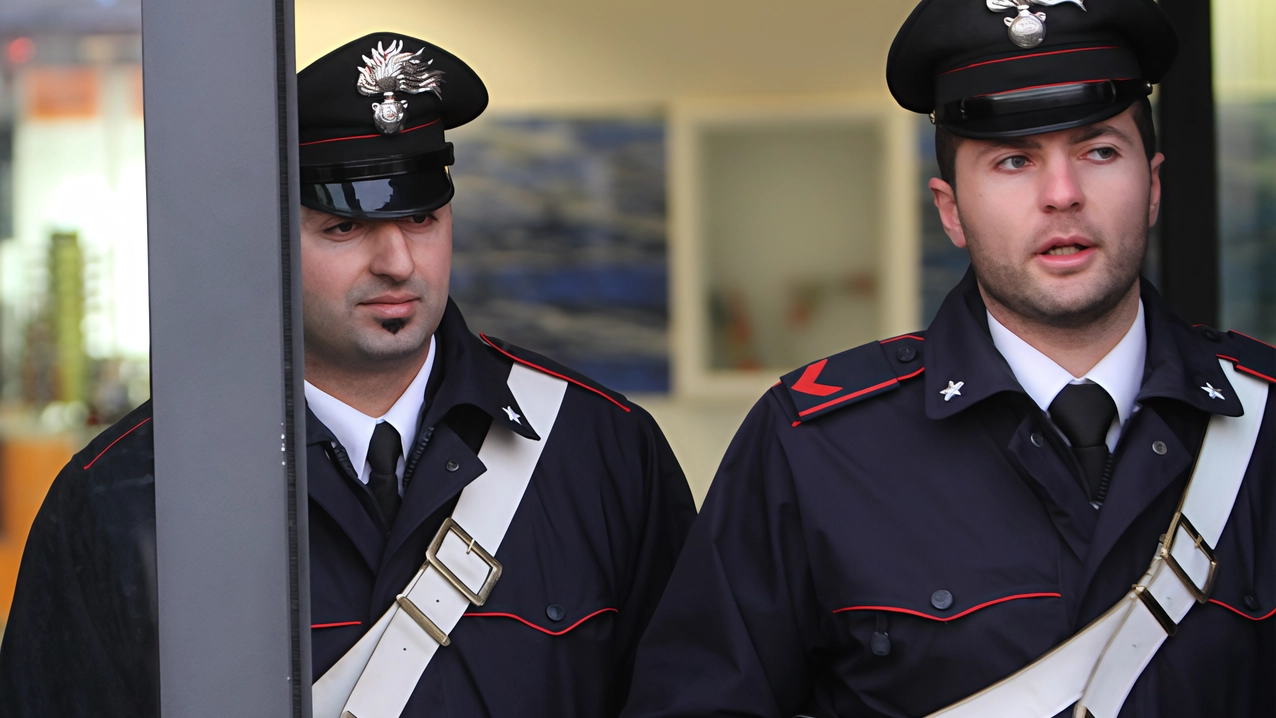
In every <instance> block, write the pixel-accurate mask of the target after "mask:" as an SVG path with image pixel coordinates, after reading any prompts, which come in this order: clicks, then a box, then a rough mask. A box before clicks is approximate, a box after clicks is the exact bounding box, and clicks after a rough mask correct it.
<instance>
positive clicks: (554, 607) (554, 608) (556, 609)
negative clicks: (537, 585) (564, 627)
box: [545, 603, 567, 623]
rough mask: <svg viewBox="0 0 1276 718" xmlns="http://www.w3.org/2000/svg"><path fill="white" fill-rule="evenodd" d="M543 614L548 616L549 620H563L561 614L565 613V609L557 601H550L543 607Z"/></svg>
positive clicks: (564, 614)
mask: <svg viewBox="0 0 1276 718" xmlns="http://www.w3.org/2000/svg"><path fill="white" fill-rule="evenodd" d="M545 615H546V616H549V620H551V621H553V622H555V623H557V622H559V621H561V620H563V616H566V615H567V609H565V608H563V607H562V606H560V605H558V604H557V603H551V604H549V605H548V606H546V607H545Z"/></svg>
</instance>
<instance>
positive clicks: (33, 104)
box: [25, 67, 99, 120]
mask: <svg viewBox="0 0 1276 718" xmlns="http://www.w3.org/2000/svg"><path fill="white" fill-rule="evenodd" d="M25 80H26V90H27V92H26V94H27V116H28V117H30V118H31V119H36V120H72V119H91V118H93V117H96V116H97V113H98V93H99V87H98V72H97V70H95V69H94V68H92V67H36V68H32V69H30V70H28V71H27V72H26V73H25Z"/></svg>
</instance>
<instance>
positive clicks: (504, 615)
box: [464, 608, 620, 636]
mask: <svg viewBox="0 0 1276 718" xmlns="http://www.w3.org/2000/svg"><path fill="white" fill-rule="evenodd" d="M608 611H610V612H612V613H620V611H618V610H616V609H614V608H600V609H598V610H597V611H594V612H593V613H591V614H589V615H588V616H585V617H584V618H582V619H580V620H579V621H577V622H575V623H573V624H572V625H570V626H568V627H567V628H564V629H563V630H561V631H551V630H549V629H548V628H541V627H540V626H538V625H536V624H535V623H532V622H531V621H529V620H527V619H526V618H523V617H522V616H515V615H514V614H512V613H467V614H464V615H465V616H466V617H467V618H512V619H514V620H515V621H518V622H519V623H522V624H524V625H527V626H531V627H532V628H535V629H536V630H538V631H540V632H541V633H545V634H549V635H551V636H561V635H563V634H564V633H567V632H568V631H570V630H572V629H573V628H575V627H577V626H579V625H580V624H582V623H584V622H585V621H588V620H589V619H591V618H593V617H594V616H597V615H598V614H600V613H607V612H608Z"/></svg>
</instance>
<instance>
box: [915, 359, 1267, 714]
mask: <svg viewBox="0 0 1276 718" xmlns="http://www.w3.org/2000/svg"><path fill="white" fill-rule="evenodd" d="M1219 363H1220V365H1221V366H1222V367H1223V371H1224V372H1226V374H1227V378H1228V379H1229V380H1230V381H1231V384H1232V390H1233V391H1235V392H1236V394H1237V396H1238V397H1239V398H1240V400H1241V404H1242V406H1243V407H1244V411H1245V413H1244V415H1243V416H1238V417H1227V416H1222V415H1221V414H1215V415H1214V416H1213V417H1212V418H1211V419H1210V423H1209V427H1208V428H1207V429H1206V432H1205V442H1204V443H1203V444H1202V445H1201V451H1200V453H1199V454H1198V455H1197V460H1196V468H1195V469H1194V470H1193V471H1192V477H1191V478H1190V479H1189V480H1188V484H1187V489H1186V491H1184V493H1183V499H1182V502H1181V503H1180V504H1179V510H1178V511H1177V512H1176V513H1175V514H1174V520H1173V521H1172V522H1171V524H1170V529H1169V531H1167V532H1166V535H1165V538H1163V539H1162V543H1161V545H1160V546H1159V547H1158V548H1157V553H1156V556H1155V557H1154V558H1153V559H1152V565H1151V567H1150V568H1149V569H1148V571H1147V573H1146V574H1144V576H1143V578H1142V579H1141V580H1140V581H1139V582H1138V583H1137V584H1135V586H1134V587H1133V588H1132V589H1131V590H1130V592H1129V593H1127V594H1126V595H1125V597H1124V598H1122V599H1121V601H1120V602H1119V603H1117V604H1116V605H1115V606H1113V607H1112V608H1111V609H1109V610H1108V612H1107V613H1105V614H1103V615H1102V616H1100V617H1099V618H1097V619H1095V621H1094V622H1093V623H1091V624H1090V625H1088V626H1086V627H1085V628H1084V629H1082V630H1081V631H1080V632H1079V633H1077V634H1076V635H1075V636H1073V637H1072V638H1070V639H1068V640H1067V641H1065V642H1064V643H1062V644H1060V645H1059V646H1057V647H1055V648H1054V649H1053V650H1051V651H1050V652H1048V653H1046V654H1045V655H1044V656H1042V657H1041V658H1038V659H1037V660H1036V661H1034V662H1033V663H1031V664H1030V665H1028V666H1027V667H1025V668H1023V669H1021V670H1020V671H1018V672H1017V673H1015V674H1013V675H1011V676H1010V677H1008V678H1005V679H1003V680H1001V681H999V682H998V683H995V684H993V685H992V686H989V687H988V688H985V689H984V690H982V691H980V692H979V693H976V694H975V695H973V696H970V697H969V698H966V699H964V700H962V701H959V702H957V703H954V704H953V705H951V706H948V707H947V708H944V709H942V710H940V711H937V712H935V713H932V714H931V718H935V717H938V716H943V718H985V717H986V716H1001V715H1005V716H1022V717H1023V718H1051V717H1052V716H1055V715H1058V714H1059V713H1060V712H1061V711H1064V710H1067V709H1068V707H1069V706H1073V714H1074V716H1076V718H1086V717H1087V716H1094V718H1116V716H1117V714H1118V713H1120V712H1121V706H1122V705H1123V704H1124V703H1125V699H1126V696H1128V695H1129V693H1130V689H1131V688H1133V687H1134V684H1135V682H1136V681H1138V679H1139V676H1140V675H1142V674H1143V669H1144V668H1146V667H1147V665H1148V664H1149V663H1150V662H1151V661H1152V658H1153V656H1155V655H1156V652H1157V650H1158V649H1160V647H1161V644H1162V643H1164V642H1165V639H1166V638H1169V637H1170V636H1173V635H1174V634H1175V632H1177V630H1178V625H1179V624H1180V623H1181V622H1182V621H1183V618H1184V616H1186V615H1187V613H1188V611H1190V610H1192V607H1193V606H1195V605H1197V603H1204V602H1205V601H1206V600H1208V597H1209V592H1210V589H1211V588H1212V587H1213V583H1214V573H1215V571H1216V569H1217V566H1218V564H1217V561H1216V560H1215V558H1214V551H1213V547H1214V546H1215V545H1217V544H1218V539H1219V537H1220V536H1222V534H1223V529H1224V527H1225V526H1226V525H1227V519H1228V517H1229V516H1230V515H1231V513H1232V506H1233V504H1235V502H1236V495H1237V493H1238V492H1239V491H1240V486H1241V482H1242V481H1243V480H1244V478H1245V471H1246V469H1247V467H1248V466H1249V462H1250V457H1251V456H1252V455H1253V453H1254V445H1255V444H1256V442H1257V441H1258V432H1259V429H1261V428H1262V424H1263V413H1264V411H1265V410H1266V407H1267V392H1268V384H1267V383H1265V382H1263V381H1260V380H1258V379H1256V378H1254V377H1251V376H1247V375H1246V374H1243V373H1241V372H1238V371H1237V370H1236V369H1234V368H1232V366H1231V364H1230V363H1229V362H1227V361H1222V360H1221V361H1220V362H1219Z"/></svg>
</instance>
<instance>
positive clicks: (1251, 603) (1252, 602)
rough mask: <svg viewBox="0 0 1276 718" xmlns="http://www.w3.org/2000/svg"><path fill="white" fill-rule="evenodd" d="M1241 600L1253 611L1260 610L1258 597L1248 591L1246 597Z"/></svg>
mask: <svg viewBox="0 0 1276 718" xmlns="http://www.w3.org/2000/svg"><path fill="white" fill-rule="evenodd" d="M1241 602H1243V603H1244V604H1245V608H1248V609H1249V610H1251V611H1257V610H1258V599H1256V598H1254V597H1253V596H1252V595H1250V594H1248V593H1247V594H1245V598H1243V599H1241Z"/></svg>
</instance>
